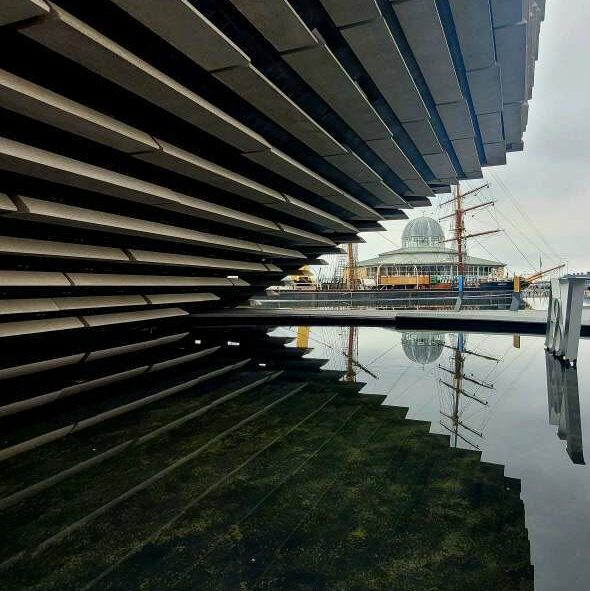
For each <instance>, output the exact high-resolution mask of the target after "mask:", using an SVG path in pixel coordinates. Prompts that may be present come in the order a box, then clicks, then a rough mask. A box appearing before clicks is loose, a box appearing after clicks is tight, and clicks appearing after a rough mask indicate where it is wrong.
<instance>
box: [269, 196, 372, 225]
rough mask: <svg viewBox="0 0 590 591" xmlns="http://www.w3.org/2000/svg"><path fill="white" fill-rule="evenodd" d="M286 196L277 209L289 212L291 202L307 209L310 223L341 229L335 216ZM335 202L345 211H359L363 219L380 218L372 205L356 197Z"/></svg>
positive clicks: (333, 198) (339, 222) (299, 207)
mask: <svg viewBox="0 0 590 591" xmlns="http://www.w3.org/2000/svg"><path fill="white" fill-rule="evenodd" d="M286 197H287V200H288V203H287V204H286V205H282V206H281V207H280V208H279V207H278V206H277V209H281V211H284V212H285V213H290V209H289V205H290V204H293V206H294V207H297V209H302V208H304V209H305V210H306V211H307V213H308V220H309V221H310V222H311V223H314V224H316V223H321V224H322V225H325V226H326V227H328V228H331V229H334V230H337V231H340V230H341V220H340V219H339V218H337V217H336V216H331V215H330V214H328V213H326V212H325V211H323V210H321V209H319V208H317V207H314V206H313V205H309V203H303V202H302V201H301V200H300V199H296V198H295V197H291V196H290V195H287V196H286ZM337 199H338V196H333V197H332V200H334V202H336V200H337ZM337 203H338V205H339V206H340V207H342V208H343V209H346V210H347V211H350V212H352V213H354V212H357V213H359V215H362V216H363V217H364V219H370V220H372V219H376V220H378V219H380V218H379V214H378V213H377V212H376V211H375V210H374V209H373V208H372V207H370V206H369V205H367V204H366V203H363V202H362V201H359V200H358V199H354V201H351V200H349V199H346V200H343V199H342V200H338V201H337Z"/></svg>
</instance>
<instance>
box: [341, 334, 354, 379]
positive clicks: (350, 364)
mask: <svg viewBox="0 0 590 591" xmlns="http://www.w3.org/2000/svg"><path fill="white" fill-rule="evenodd" d="M356 340H357V332H356V326H349V327H348V343H347V350H346V351H345V352H344V356H345V357H346V373H345V374H344V381H345V382H355V381H356V372H355V371H354V366H355V363H354V358H355V349H356V347H355V344H356Z"/></svg>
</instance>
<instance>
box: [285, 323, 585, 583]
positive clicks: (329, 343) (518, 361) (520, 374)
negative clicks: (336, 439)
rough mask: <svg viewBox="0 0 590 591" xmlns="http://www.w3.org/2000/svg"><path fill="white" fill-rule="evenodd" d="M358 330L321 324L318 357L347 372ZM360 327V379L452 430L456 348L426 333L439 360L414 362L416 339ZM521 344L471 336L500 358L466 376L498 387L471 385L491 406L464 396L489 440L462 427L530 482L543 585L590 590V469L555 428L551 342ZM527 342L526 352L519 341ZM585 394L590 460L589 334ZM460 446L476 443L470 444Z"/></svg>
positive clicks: (538, 577) (525, 485) (476, 348)
mask: <svg viewBox="0 0 590 591" xmlns="http://www.w3.org/2000/svg"><path fill="white" fill-rule="evenodd" d="M293 330H296V328H295V329H279V332H280V333H281V334H293ZM349 330H350V329H347V328H334V327H327V328H324V327H317V328H315V327H314V328H312V329H311V332H310V342H309V346H310V347H313V348H314V350H313V351H312V353H311V354H310V356H312V357H317V358H325V359H328V360H329V361H328V363H327V364H326V366H325V369H339V370H343V369H345V367H346V356H345V355H344V352H345V351H347V344H348V331H349ZM356 330H357V331H358V353H357V357H356V361H357V362H358V364H355V366H354V367H355V371H356V373H357V380H358V381H361V382H366V386H365V387H364V388H363V390H362V391H361V392H365V393H371V394H385V395H386V396H387V398H386V401H385V404H390V405H396V406H405V407H408V409H409V410H408V415H407V416H408V418H412V419H417V420H426V421H430V422H431V423H432V426H431V430H432V431H433V432H437V433H447V431H445V429H444V428H443V427H441V426H440V424H439V421H440V420H441V418H444V417H443V416H442V415H441V411H442V412H444V413H447V414H448V413H449V406H450V404H451V400H452V398H451V394H450V392H449V388H447V387H445V386H443V385H442V384H441V383H440V381H439V380H440V379H447V378H450V379H451V380H452V376H450V375H449V374H448V373H447V372H445V371H444V370H443V369H441V368H439V367H438V366H439V364H440V365H442V366H444V367H446V368H452V366H453V363H452V361H453V360H452V356H453V355H454V351H453V350H452V349H450V348H444V349H443V350H442V352H441V353H440V356H438V353H439V351H440V349H441V346H440V340H439V337H438V336H436V337H432V339H433V340H432V343H431V344H430V345H429V344H428V342H427V338H426V336H425V334H424V333H422V335H418V336H415V335H414V336H412V337H411V338H412V339H414V341H413V344H412V346H411V347H410V349H411V350H412V351H413V353H414V355H413V356H414V358H416V350H417V349H418V348H419V347H420V346H424V347H426V348H428V347H429V346H430V350H428V351H426V349H425V351H424V352H423V353H419V354H418V355H417V357H418V359H419V360H420V359H421V360H424V361H430V360H432V362H430V363H425V364H419V363H415V362H411V363H408V357H407V355H406V352H407V350H408V345H407V342H408V338H409V337H408V335H404V334H403V333H400V332H396V331H394V330H388V329H384V328H358V329H356ZM519 341H520V342H519V343H518V338H516V339H515V338H514V337H513V336H512V335H484V334H469V335H466V337H465V347H466V349H467V350H469V351H473V352H474V353H478V354H482V355H485V356H486V357H495V358H498V359H499V360H500V361H499V362H495V361H491V360H489V359H485V358H482V357H477V356H476V355H469V354H467V355H466V356H465V366H464V373H465V375H466V376H468V377H472V378H474V379H477V380H478V381H483V382H487V383H491V384H493V385H494V388H493V389H487V388H483V387H478V386H477V385H476V384H474V383H468V382H466V383H465V390H466V391H468V392H470V393H474V394H476V395H477V396H478V397H479V398H481V399H482V400H486V401H487V402H488V405H487V406H483V405H481V404H479V403H477V402H476V401H473V400H465V399H464V398H463V401H462V414H461V420H462V421H463V422H464V423H465V424H466V425H469V426H470V427H471V428H473V429H474V430H475V431H478V432H482V433H483V438H481V439H480V438H479V437H478V436H477V435H473V434H472V433H470V432H468V431H465V430H463V431H462V433H463V434H464V435H465V436H466V438H467V439H469V440H470V441H472V442H474V443H477V444H478V445H479V446H480V448H481V450H482V460H484V461H487V462H493V463H498V464H502V465H504V466H505V467H506V468H505V473H506V475H507V476H511V477H514V478H518V479H521V481H522V493H521V496H522V499H523V500H524V502H525V511H526V523H527V527H528V530H529V538H530V542H531V552H532V562H533V564H534V567H535V583H536V586H535V588H536V589H537V591H544V590H558V589H559V590H561V589H568V590H569V589H572V590H574V589H585V588H587V581H588V580H589V578H590V560H589V559H590V478H589V475H588V469H587V467H586V466H585V465H575V464H574V463H573V462H572V460H571V459H570V457H569V456H568V454H567V453H566V442H565V441H564V440H560V439H559V438H558V434H557V431H558V426H557V425H555V424H554V425H551V424H549V408H548V395H547V378H546V374H547V371H546V360H545V353H544V350H543V338H542V337H535V336H523V337H520V339H519ZM420 342H422V343H423V344H422V345H420V344H419V343H420ZM444 342H445V344H446V345H447V347H453V346H455V344H456V342H457V336H456V335H454V334H447V335H446V336H445V341H444ZM404 344H405V345H406V346H405V347H404ZM518 344H519V345H520V348H516V347H515V345H518ZM404 349H405V351H404ZM361 366H362V367H364V368H366V370H368V372H367V371H365V370H363V369H362V368H361ZM369 372H370V373H369ZM371 374H374V376H376V377H374V376H372V375H371ZM578 390H579V399H580V413H581V428H582V433H583V434H587V437H586V438H585V440H584V444H585V446H586V449H585V450H584V456H585V457H586V458H588V457H590V450H588V441H589V440H590V340H582V341H581V342H580V352H579V367H578ZM554 422H555V421H554ZM458 446H459V447H465V448H469V447H470V446H469V445H468V444H466V443H465V442H463V441H461V440H459V442H458Z"/></svg>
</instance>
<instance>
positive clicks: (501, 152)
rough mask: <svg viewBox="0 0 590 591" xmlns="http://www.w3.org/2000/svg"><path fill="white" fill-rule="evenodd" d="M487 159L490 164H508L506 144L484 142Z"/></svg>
mask: <svg viewBox="0 0 590 591" xmlns="http://www.w3.org/2000/svg"><path fill="white" fill-rule="evenodd" d="M483 148H484V150H485V153H486V161H487V165H488V166H498V165H500V164H506V144H505V143H504V142H498V143H495V144H484V146H483Z"/></svg>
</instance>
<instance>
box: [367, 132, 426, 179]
mask: <svg viewBox="0 0 590 591" xmlns="http://www.w3.org/2000/svg"><path fill="white" fill-rule="evenodd" d="M367 144H368V146H369V148H371V150H373V152H375V154H377V156H379V158H381V160H383V162H385V164H387V166H389V168H391V170H393V172H395V174H396V175H397V176H398V177H399V178H400V179H402V180H406V179H417V178H419V177H420V174H419V173H418V171H417V170H416V169H415V168H414V166H413V165H412V163H411V162H410V160H409V159H408V157H407V156H406V155H405V153H404V152H403V150H402V149H401V148H400V147H399V146H398V145H397V144H396V143H395V140H394V139H393V138H386V139H382V140H372V141H370V142H367Z"/></svg>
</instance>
